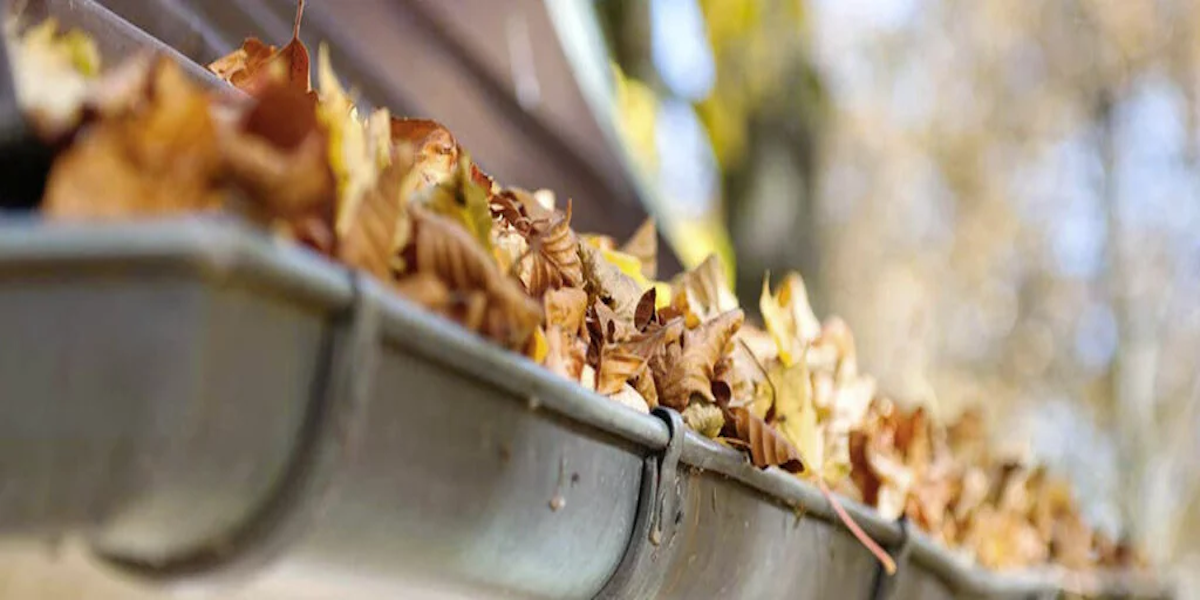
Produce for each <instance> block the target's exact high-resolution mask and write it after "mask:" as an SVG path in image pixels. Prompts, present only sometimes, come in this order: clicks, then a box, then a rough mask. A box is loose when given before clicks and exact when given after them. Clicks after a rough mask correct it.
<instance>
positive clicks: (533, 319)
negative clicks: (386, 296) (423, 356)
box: [402, 206, 542, 348]
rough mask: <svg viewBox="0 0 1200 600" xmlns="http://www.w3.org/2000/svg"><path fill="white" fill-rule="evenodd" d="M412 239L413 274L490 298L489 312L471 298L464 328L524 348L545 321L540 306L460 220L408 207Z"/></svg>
mask: <svg viewBox="0 0 1200 600" xmlns="http://www.w3.org/2000/svg"><path fill="white" fill-rule="evenodd" d="M409 210H410V211H411V214H412V217H413V240H412V243H411V244H409V246H408V247H407V248H406V249H405V250H404V252H403V253H402V254H403V258H404V262H405V264H406V265H407V266H408V268H409V269H410V270H412V271H416V272H426V273H434V274H436V275H437V276H438V277H439V278H441V279H442V281H443V282H445V283H446V284H447V286H448V287H449V288H450V289H451V290H455V291H461V292H465V293H474V292H481V293H484V294H485V295H486V298H487V302H486V303H485V308H484V309H480V308H478V306H477V304H476V303H477V302H478V301H477V300H475V299H474V298H471V300H470V303H468V304H467V305H466V309H467V310H464V311H461V313H460V314H461V315H462V316H463V318H464V319H467V320H465V321H463V323H464V325H466V326H468V327H469V328H476V329H477V330H479V331H481V333H483V334H484V335H485V336H487V337H489V338H491V339H494V340H496V341H498V342H500V343H501V344H503V345H505V346H507V347H510V348H511V347H515V348H520V347H524V344H525V342H526V341H527V340H528V339H529V336H530V335H532V334H533V330H534V328H536V327H537V326H538V325H539V324H540V323H541V320H542V307H541V305H540V304H538V302H537V301H535V300H534V299H533V298H530V297H529V296H528V295H526V294H525V291H524V290H523V289H521V286H520V284H518V283H517V282H516V281H514V280H512V279H509V278H507V277H504V276H503V275H502V274H501V273H500V271H499V269H498V268H497V267H496V264H495V262H494V261H493V260H492V257H491V256H489V255H488V253H487V251H485V250H484V249H483V248H482V247H480V246H479V245H478V244H477V243H475V240H474V238H473V237H472V236H471V235H470V234H469V233H468V232H467V231H466V230H465V229H463V228H462V227H461V226H460V225H459V224H458V223H457V222H456V221H453V220H451V219H449V218H447V217H443V216H441V215H437V214H434V213H432V212H429V211H428V210H425V209H424V208H422V207H420V206H410V207H409Z"/></svg>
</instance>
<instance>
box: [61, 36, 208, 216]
mask: <svg viewBox="0 0 1200 600" xmlns="http://www.w3.org/2000/svg"><path fill="white" fill-rule="evenodd" d="M152 79H153V82H154V83H153V86H152V90H151V94H150V98H149V99H148V101H147V102H146V103H145V104H144V105H142V106H141V107H140V108H139V110H137V111H135V112H133V113H131V114H128V115H125V116H122V117H119V118H114V119H110V120H107V121H103V122H100V123H98V124H96V125H94V126H93V127H91V128H89V130H88V133H87V135H85V136H83V137H82V139H80V140H78V141H77V142H76V143H75V144H73V145H72V146H70V147H69V148H68V149H67V150H66V151H65V152H63V153H62V154H61V155H60V156H59V157H58V159H57V160H56V161H55V162H54V165H53V167H52V169H51V172H50V175H49V178H48V180H47V185H46V193H45V196H44V198H43V203H42V210H43V211H44V212H45V214H47V215H49V216H51V217H56V218H97V219H103V218H116V217H126V216H129V215H133V214H138V215H153V214H164V213H172V212H182V211H197V210H210V209H215V208H218V207H220V206H221V204H222V203H223V201H224V194H223V193H222V192H221V191H220V190H219V189H218V188H217V187H216V182H217V180H218V179H219V176H220V174H221V165H222V163H223V161H222V157H221V154H220V149H219V145H218V143H217V129H216V125H215V124H214V122H213V119H212V117H211V116H210V113H209V108H210V101H209V99H208V97H207V96H205V95H204V94H203V93H202V92H201V91H200V90H199V89H198V88H197V87H196V86H195V85H193V84H192V83H191V81H189V80H188V79H187V77H185V76H184V75H183V73H182V72H181V71H180V70H179V67H178V66H176V65H175V63H174V62H172V61H169V60H166V59H164V60H161V61H159V62H158V63H156V64H155V66H154V72H153V75H152Z"/></svg>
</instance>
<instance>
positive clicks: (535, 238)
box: [522, 202, 583, 296]
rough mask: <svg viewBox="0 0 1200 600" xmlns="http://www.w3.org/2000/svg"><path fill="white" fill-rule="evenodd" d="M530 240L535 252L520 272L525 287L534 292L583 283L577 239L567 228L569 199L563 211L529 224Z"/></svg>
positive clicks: (569, 226)
mask: <svg viewBox="0 0 1200 600" xmlns="http://www.w3.org/2000/svg"><path fill="white" fill-rule="evenodd" d="M531 234H532V239H531V240H530V244H531V245H532V246H533V247H535V248H537V252H536V253H535V254H534V255H533V259H532V260H531V261H530V266H529V270H528V272H526V273H525V274H524V276H523V278H522V279H523V280H524V282H525V288H526V289H527V290H529V293H530V294H532V295H534V296H540V295H542V294H544V293H545V292H546V290H550V289H557V288H560V287H563V286H570V287H575V288H577V287H580V286H582V285H583V265H582V263H581V262H580V260H579V242H578V241H577V240H576V239H575V232H574V231H572V230H571V203H570V202H568V203H567V212H566V213H565V214H563V215H561V216H560V217H558V218H556V219H553V220H552V221H537V222H535V224H534V225H533V227H532V232H531Z"/></svg>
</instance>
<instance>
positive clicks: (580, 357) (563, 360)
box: [545, 327, 595, 388]
mask: <svg viewBox="0 0 1200 600" xmlns="http://www.w3.org/2000/svg"><path fill="white" fill-rule="evenodd" d="M546 344H547V352H546V363H545V364H546V368H547V369H549V370H550V372H552V373H557V374H559V375H562V376H563V377H566V378H567V379H570V380H572V381H578V380H579V378H580V376H581V374H582V373H583V369H584V366H585V365H586V362H585V358H586V357H585V353H586V351H587V344H586V343H585V342H584V341H583V340H581V339H579V338H578V337H576V336H575V335H574V334H572V333H568V332H566V331H563V330H562V329H561V328H559V327H550V328H549V329H548V330H547V331H546ZM594 387H595V386H594V385H593V388H594Z"/></svg>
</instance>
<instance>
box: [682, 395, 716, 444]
mask: <svg viewBox="0 0 1200 600" xmlns="http://www.w3.org/2000/svg"><path fill="white" fill-rule="evenodd" d="M682 416H683V422H684V423H686V424H687V426H688V427H690V428H692V430H693V431H695V432H696V433H699V434H700V435H703V436H704V437H706V438H715V437H717V436H718V435H720V434H721V429H722V428H724V427H725V415H724V413H722V412H721V409H720V407H718V406H715V405H713V404H708V403H706V402H691V403H689V404H688V406H687V408H685V409H683V413H682Z"/></svg>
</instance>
